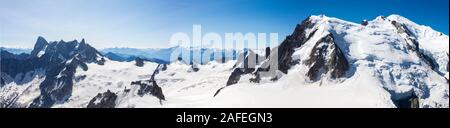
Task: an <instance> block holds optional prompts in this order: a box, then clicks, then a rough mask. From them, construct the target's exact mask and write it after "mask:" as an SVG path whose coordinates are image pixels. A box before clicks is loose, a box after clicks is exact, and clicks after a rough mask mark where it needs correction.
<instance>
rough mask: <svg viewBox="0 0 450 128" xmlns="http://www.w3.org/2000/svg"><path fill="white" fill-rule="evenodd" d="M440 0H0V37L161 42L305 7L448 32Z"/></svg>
mask: <svg viewBox="0 0 450 128" xmlns="http://www.w3.org/2000/svg"><path fill="white" fill-rule="evenodd" d="M448 4H449V3H448V0H220V1H219V0H190V1H189V0H0V28H1V29H0V44H1V46H7V47H28V48H31V47H33V45H34V43H35V40H36V39H37V37H38V36H44V37H45V38H47V40H61V39H63V40H73V39H78V40H80V39H81V38H85V39H86V40H87V41H88V43H90V44H92V45H93V46H94V47H98V48H106V47H116V46H117V47H138V48H149V47H169V46H170V45H169V43H168V41H169V38H170V36H171V35H172V34H173V33H176V32H186V33H190V32H191V31H192V25H193V24H201V25H202V31H203V33H206V32H216V33H219V34H221V35H222V34H224V33H226V32H242V33H247V32H254V33H257V32H265V33H269V32H276V33H279V38H280V39H279V40H280V41H281V40H283V39H284V37H285V36H286V35H288V34H290V33H291V32H292V31H293V29H294V27H295V25H296V24H297V23H299V22H300V21H302V20H303V19H305V18H306V17H307V16H309V15H319V14H325V15H327V16H330V17H337V18H340V19H343V20H348V21H353V22H360V21H361V20H363V19H369V20H370V19H374V18H375V17H376V16H379V15H385V16H387V15H390V14H399V15H402V16H404V17H406V18H409V19H410V20H412V21H414V22H416V23H418V24H423V25H428V26H431V27H432V28H434V29H435V30H438V31H440V32H443V33H445V34H447V35H448V28H449V26H448V24H449V17H448V15H449V14H448V12H449V6H448Z"/></svg>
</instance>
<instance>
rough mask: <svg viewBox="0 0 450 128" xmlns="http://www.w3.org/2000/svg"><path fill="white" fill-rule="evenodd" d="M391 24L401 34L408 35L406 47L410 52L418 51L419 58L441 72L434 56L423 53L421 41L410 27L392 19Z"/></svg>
mask: <svg viewBox="0 0 450 128" xmlns="http://www.w3.org/2000/svg"><path fill="white" fill-rule="evenodd" d="M391 24H392V25H393V26H394V27H395V28H396V29H397V32H398V33H399V34H403V33H406V35H407V36H406V37H404V38H405V41H406V42H407V43H406V48H407V49H408V50H409V51H410V52H414V53H416V54H417V56H418V57H419V58H421V59H422V60H423V61H424V62H425V63H427V64H428V65H429V66H430V67H431V69H433V70H434V71H436V72H437V73H439V74H441V73H440V72H439V71H438V70H439V65H438V64H437V62H436V61H435V60H434V59H433V58H432V57H430V56H428V55H426V54H425V53H423V51H421V50H420V47H419V42H418V41H417V40H416V36H415V35H414V34H413V33H412V32H411V31H410V30H409V29H408V27H406V26H405V25H404V24H401V23H399V22H396V21H391Z"/></svg>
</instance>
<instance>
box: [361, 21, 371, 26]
mask: <svg viewBox="0 0 450 128" xmlns="http://www.w3.org/2000/svg"><path fill="white" fill-rule="evenodd" d="M368 24H369V21H367V20H363V21H361V25H363V26H367V25H368Z"/></svg>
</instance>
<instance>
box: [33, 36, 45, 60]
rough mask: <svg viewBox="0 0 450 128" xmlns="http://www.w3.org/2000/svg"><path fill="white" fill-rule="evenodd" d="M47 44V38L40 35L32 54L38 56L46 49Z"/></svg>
mask: <svg viewBox="0 0 450 128" xmlns="http://www.w3.org/2000/svg"><path fill="white" fill-rule="evenodd" d="M47 45H48V42H47V40H45V39H44V38H43V37H41V36H39V37H38V39H37V41H36V44H34V49H33V51H31V56H35V57H36V56H37V54H38V53H39V52H40V51H42V50H44V48H45V47H47Z"/></svg>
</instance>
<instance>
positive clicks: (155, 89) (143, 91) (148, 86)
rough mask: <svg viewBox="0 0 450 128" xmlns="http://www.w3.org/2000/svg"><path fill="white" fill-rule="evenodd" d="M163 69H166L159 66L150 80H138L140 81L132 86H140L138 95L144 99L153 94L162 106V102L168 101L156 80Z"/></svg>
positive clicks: (132, 83)
mask: <svg viewBox="0 0 450 128" xmlns="http://www.w3.org/2000/svg"><path fill="white" fill-rule="evenodd" d="M163 68H164V67H163V66H161V64H159V65H158V67H156V69H155V71H154V72H153V74H152V76H151V77H150V79H149V80H138V81H133V82H131V85H138V86H139V89H138V92H137V95H139V96H141V97H142V96H144V95H147V94H151V95H153V96H155V97H156V98H158V99H159V100H160V103H161V104H162V102H161V101H162V100H166V98H165V96H164V94H163V92H162V89H161V87H159V86H158V84H157V83H156V80H155V76H156V74H158V73H159V71H160V70H161V69H163ZM166 68H167V67H166Z"/></svg>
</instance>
